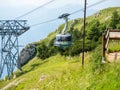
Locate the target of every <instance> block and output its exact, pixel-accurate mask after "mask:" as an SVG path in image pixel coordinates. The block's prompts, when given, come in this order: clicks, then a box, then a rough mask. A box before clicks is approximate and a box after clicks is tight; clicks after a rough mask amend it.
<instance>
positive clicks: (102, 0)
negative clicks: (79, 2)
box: [30, 0, 107, 27]
mask: <svg viewBox="0 0 120 90" xmlns="http://www.w3.org/2000/svg"><path fill="white" fill-rule="evenodd" d="M104 1H107V0H101V1H99V2H96V3H94V4H92V5H89V6H87V9H88V8H91V7H93V6H95V5H98V4H100V3H102V2H104ZM83 10H84V9H83V8H82V9H79V10H77V11H74V12H72V13H70V15H73V14H76V13H78V12H81V11H83ZM58 19H59V18H54V19H51V20H47V21H43V22H40V23H36V24H33V25H30V26H31V27H34V26H38V25H41V24H45V23H49V22H53V21H56V20H58Z"/></svg>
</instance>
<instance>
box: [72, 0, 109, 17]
mask: <svg viewBox="0 0 120 90" xmlns="http://www.w3.org/2000/svg"><path fill="white" fill-rule="evenodd" d="M105 1H107V0H101V1H99V2H96V3H94V4H92V5H89V6H87V9H88V8H91V7H93V6H96V5H98V4H100V3H102V2H105ZM80 11H84V8H82V9H79V10H77V11H74V12H72V13H70V14H71V15H72V14H75V13H78V12H80Z"/></svg>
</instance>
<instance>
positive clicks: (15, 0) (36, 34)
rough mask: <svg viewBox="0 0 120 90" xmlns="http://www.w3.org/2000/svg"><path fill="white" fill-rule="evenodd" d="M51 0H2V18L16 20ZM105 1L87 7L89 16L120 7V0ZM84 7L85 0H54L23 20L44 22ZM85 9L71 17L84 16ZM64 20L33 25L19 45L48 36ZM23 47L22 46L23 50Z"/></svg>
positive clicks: (31, 22)
mask: <svg viewBox="0 0 120 90" xmlns="http://www.w3.org/2000/svg"><path fill="white" fill-rule="evenodd" d="M49 1H51V0H0V19H1V20H3V19H4V20H14V19H15V18H16V17H19V16H21V15H23V14H25V13H26V12H29V11H31V10H33V9H35V8H36V7H38V6H41V5H43V4H45V3H46V2H49ZM99 1H101V0H87V6H89V5H92V4H94V3H96V2H99ZM103 1H104V2H103V3H101V4H99V5H96V6H94V7H91V8H89V9H87V16H89V15H92V14H94V13H95V12H97V11H99V10H101V9H104V8H107V7H120V0H103ZM83 7H84V0H54V1H53V2H52V3H50V4H49V5H46V6H44V7H42V8H40V9H38V10H36V11H34V12H33V13H30V14H28V15H26V16H24V17H22V18H20V19H21V20H28V22H27V23H28V25H29V26H31V25H33V24H36V23H40V22H44V21H46V20H51V19H54V18H57V17H58V16H60V15H61V14H63V13H71V12H74V11H76V10H79V9H81V8H83ZM83 15H84V13H83V11H81V12H79V13H76V14H74V15H71V16H70V17H69V19H70V20H71V19H75V18H83ZM62 23H64V21H63V20H57V21H54V22H50V23H45V24H41V25H39V26H36V27H31V28H30V30H28V31H27V32H25V33H24V34H23V35H21V36H20V37H19V45H22V46H25V45H26V44H28V43H32V42H36V41H40V40H41V39H43V38H45V37H47V35H48V34H49V33H50V32H53V31H55V30H56V29H57V28H58V26H59V25H60V24H62ZM21 49H22V48H20V50H21Z"/></svg>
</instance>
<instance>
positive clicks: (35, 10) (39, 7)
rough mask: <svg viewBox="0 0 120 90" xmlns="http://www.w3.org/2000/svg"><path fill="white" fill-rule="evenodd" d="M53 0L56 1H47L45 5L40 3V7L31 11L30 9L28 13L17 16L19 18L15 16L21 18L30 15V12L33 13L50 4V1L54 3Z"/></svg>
mask: <svg viewBox="0 0 120 90" xmlns="http://www.w3.org/2000/svg"><path fill="white" fill-rule="evenodd" d="M53 1H55V0H51V1H49V2H47V3H44V4H43V5H40V6H39V7H37V8H35V9H33V10H31V11H29V12H27V13H25V14H23V15H21V16H19V17H17V18H15V19H20V18H21V17H24V16H26V15H28V14H30V13H32V12H34V11H36V10H38V9H40V8H42V7H44V6H46V5H48V4H50V3H52V2H53Z"/></svg>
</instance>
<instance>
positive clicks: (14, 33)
mask: <svg viewBox="0 0 120 90" xmlns="http://www.w3.org/2000/svg"><path fill="white" fill-rule="evenodd" d="M29 28H30V27H28V26H27V21H26V20H0V35H1V47H0V48H1V51H0V52H1V59H0V77H1V76H2V73H3V70H4V67H5V66H6V67H7V73H8V79H10V76H11V75H12V74H13V70H14V68H15V66H16V67H17V68H18V69H20V70H21V71H22V69H21V66H20V61H19V47H18V36H20V35H21V34H23V33H24V32H26V31H27V30H28V29H29Z"/></svg>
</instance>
